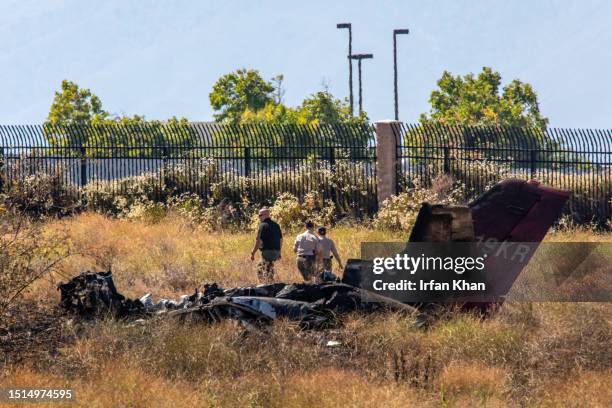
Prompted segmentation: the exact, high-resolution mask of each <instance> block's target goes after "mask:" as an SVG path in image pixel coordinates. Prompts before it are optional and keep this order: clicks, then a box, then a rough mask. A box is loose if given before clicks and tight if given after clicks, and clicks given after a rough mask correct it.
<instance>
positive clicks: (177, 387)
mask: <svg viewBox="0 0 612 408" xmlns="http://www.w3.org/2000/svg"><path fill="white" fill-rule="evenodd" d="M46 229H47V230H48V231H49V232H52V231H58V230H61V231H63V233H65V234H66V237H67V239H66V244H67V245H69V246H70V248H71V250H72V252H73V253H75V254H76V255H74V256H71V257H70V258H68V259H67V260H65V261H64V262H63V263H62V264H61V274H62V275H65V276H68V275H73V274H75V273H77V272H79V271H80V270H83V269H107V268H111V269H112V270H113V272H114V274H115V279H116V281H117V286H118V288H119V290H120V291H122V292H123V293H125V294H127V295H129V296H140V295H142V294H143V293H144V292H147V291H152V292H153V293H154V294H155V295H156V296H176V295H178V294H182V293H184V292H185V291H188V290H191V289H192V288H193V287H194V286H196V285H198V284H200V283H201V282H202V281H205V280H216V281H218V282H220V283H221V284H222V285H224V286H233V285H241V284H252V283H254V281H255V276H256V275H255V273H254V271H253V270H252V264H251V261H250V260H249V259H248V255H249V251H250V249H251V246H252V244H253V238H254V237H253V233H252V232H236V233H222V232H219V233H211V232H209V231H206V230H203V229H198V228H194V227H193V226H192V225H190V224H189V223H185V222H182V221H181V219H179V218H172V217H170V218H164V219H163V220H161V221H160V222H159V223H156V224H146V223H144V222H141V221H129V220H121V219H111V218H105V217H103V216H100V215H94V214H83V215H80V216H78V217H74V218H71V219H65V220H60V221H54V222H52V223H49V224H47V225H46ZM296 232H297V231H286V242H285V246H284V249H283V258H282V260H281V261H280V262H279V265H278V275H279V280H283V281H287V282H291V281H298V280H299V275H298V274H297V273H296V272H295V267H294V260H293V256H292V253H291V248H290V247H291V245H290V244H291V240H292V237H293V236H294V234H295V233H296ZM329 236H330V237H332V238H333V239H335V240H336V243H337V245H338V248H339V250H340V252H341V254H342V255H343V257H344V258H345V259H346V258H348V257H358V256H359V249H360V248H359V244H360V242H365V241H385V240H386V241H400V240H404V239H405V233H400V232H385V231H379V230H374V229H369V228H367V227H358V226H352V227H337V228H333V229H331V230H330V231H329ZM546 240H548V241H561V242H566V241H596V242H609V241H611V240H612V237H611V236H610V235H606V234H601V233H596V232H593V231H591V230H589V229H586V228H585V229H565V230H559V231H556V232H552V233H551V234H549V236H547V238H546ZM29 296H31V297H36V298H43V299H47V301H48V302H56V301H57V292H56V290H55V288H54V287H53V286H52V285H50V284H48V283H44V282H42V283H40V284H39V285H38V286H37V287H34V288H33V289H32V291H31V292H30V293H29ZM611 311H612V308H611V306H610V304H608V303H600V304H595V303H510V302H507V303H505V304H504V305H503V306H502V307H501V308H500V309H499V310H498V311H497V313H495V314H494V315H493V316H491V317H488V318H482V317H481V316H478V315H472V314H458V313H452V312H449V313H447V314H446V315H444V316H442V317H441V318H440V319H438V320H436V321H435V322H433V324H432V325H431V327H429V328H428V329H421V328H418V327H416V326H415V324H414V322H413V321H412V320H411V319H410V318H409V317H402V316H398V315H395V314H392V313H391V314H384V315H370V316H364V315H359V314H354V315H351V316H349V317H347V318H346V319H345V321H344V322H343V324H342V325H340V326H338V327H336V328H334V329H332V330H326V331H302V330H300V329H299V327H297V326H296V325H295V324H293V323H291V322H286V321H280V322H277V323H275V324H274V325H273V326H271V327H270V328H269V330H266V331H262V332H253V331H245V330H244V329H243V328H242V327H241V326H240V325H238V324H235V323H234V322H231V321H228V322H223V323H221V324H218V325H212V326H206V325H180V324H177V323H175V322H172V321H168V320H165V319H161V318H160V319H152V320H147V321H145V322H121V321H111V320H105V321H100V322H95V323H94V322H91V323H85V324H79V323H76V322H75V321H71V320H69V319H68V318H66V321H65V322H64V323H63V324H64V325H65V327H66V329H65V330H71V331H73V332H74V333H73V337H72V338H73V339H74V340H73V341H72V342H67V343H65V344H62V345H61V347H59V348H57V350H55V354H51V355H52V356H53V357H51V358H48V359H47V360H45V361H40V360H34V361H28V360H26V361H25V362H23V363H20V364H19V365H14V364H8V365H4V366H3V368H2V371H1V373H0V384H2V386H3V387H6V386H24V387H25V386H36V387H51V386H62V387H71V388H73V389H75V390H76V395H77V403H76V404H72V405H66V406H88V407H91V406H93V407H116V406H133V407H170V406H181V407H182V406H188V407H192V406H195V407H198V406H203V407H236V406H257V407H259V406H261V407H340V406H349V407H375V406H376V407H379V406H389V407H404V406H422V407H439V406H447V407H474V406H486V407H507V406H538V407H539V406H550V407H577V406H580V407H582V406H585V407H607V406H612V394H611V393H610V389H611V385H612V351H611V350H612V348H611V347H610V339H611V338H612V326H611V324H612V322H611V319H610V316H612V314H611V313H610V312H611ZM329 340H335V341H337V342H338V343H339V345H336V346H333V347H332V346H327V343H328V341H329ZM40 358H42V357H40ZM40 406H44V405H40ZM49 406H61V405H55V404H54V405H49Z"/></svg>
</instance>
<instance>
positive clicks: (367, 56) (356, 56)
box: [350, 54, 374, 115]
mask: <svg viewBox="0 0 612 408" xmlns="http://www.w3.org/2000/svg"><path fill="white" fill-rule="evenodd" d="M350 58H352V59H356V60H357V67H358V70H359V114H360V115H361V112H363V94H362V87H361V60H363V59H372V58H374V55H373V54H354V55H351V56H350Z"/></svg>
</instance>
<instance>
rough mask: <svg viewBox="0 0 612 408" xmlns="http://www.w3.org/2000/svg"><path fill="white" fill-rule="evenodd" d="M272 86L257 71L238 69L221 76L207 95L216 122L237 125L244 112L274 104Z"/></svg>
mask: <svg viewBox="0 0 612 408" xmlns="http://www.w3.org/2000/svg"><path fill="white" fill-rule="evenodd" d="M273 92H274V86H273V85H272V84H271V83H270V82H269V81H266V80H264V79H263V78H262V77H261V75H260V74H259V71H256V70H253V69H248V70H247V69H239V70H237V71H235V72H230V73H229V74H225V75H223V76H222V77H221V78H219V79H218V80H217V82H216V83H215V84H214V86H213V89H212V91H211V93H210V95H209V99H210V105H211V106H212V108H213V109H214V110H215V111H217V113H215V114H214V118H215V120H216V121H217V122H229V123H238V122H239V121H240V117H241V116H242V113H243V112H245V111H246V110H251V111H255V112H256V111H258V110H260V109H262V108H264V107H265V106H266V105H267V104H268V103H271V102H274V94H273Z"/></svg>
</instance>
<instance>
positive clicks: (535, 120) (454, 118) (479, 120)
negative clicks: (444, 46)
mask: <svg viewBox="0 0 612 408" xmlns="http://www.w3.org/2000/svg"><path fill="white" fill-rule="evenodd" d="M501 79H502V78H501V74H500V73H499V72H496V71H493V70H492V69H491V68H489V67H484V68H483V69H482V72H480V73H479V74H478V75H477V76H474V74H471V73H470V74H467V75H465V76H463V77H462V76H460V75H456V76H454V75H452V74H451V73H450V72H448V71H444V73H443V74H442V78H440V80H438V89H436V90H434V91H433V92H432V93H431V97H430V98H429V102H430V104H431V110H430V112H429V113H423V114H421V118H420V120H421V123H422V124H440V125H479V126H512V127H523V128H536V129H540V130H542V131H544V130H546V126H547V124H548V119H547V118H545V117H543V116H542V114H541V113H540V108H539V103H538V97H537V94H536V92H535V91H534V90H533V87H532V86H531V85H530V84H527V83H524V82H521V81H519V80H518V79H515V80H513V81H512V82H510V83H509V84H508V85H506V86H505V87H503V89H501V92H500V86H501Z"/></svg>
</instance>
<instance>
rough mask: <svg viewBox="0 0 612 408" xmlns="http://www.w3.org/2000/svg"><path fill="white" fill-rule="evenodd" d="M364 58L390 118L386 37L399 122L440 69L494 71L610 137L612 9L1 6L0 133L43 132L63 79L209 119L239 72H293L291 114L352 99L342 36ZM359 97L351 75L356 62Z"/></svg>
mask: <svg viewBox="0 0 612 408" xmlns="http://www.w3.org/2000/svg"><path fill="white" fill-rule="evenodd" d="M338 22H351V23H352V24H353V51H354V52H369V53H373V54H374V59H373V60H369V61H364V63H363V71H364V72H363V74H364V78H363V79H364V83H363V90H364V108H365V110H366V111H367V112H368V114H369V116H370V118H371V119H372V120H379V119H389V118H392V116H393V65H392V64H393V55H392V30H393V29H394V28H409V29H410V34H409V35H408V36H402V37H400V38H399V44H398V48H399V53H398V54H399V56H398V59H399V94H400V119H402V120H404V121H408V122H412V121H416V120H417V119H418V116H419V114H420V113H421V112H424V111H426V110H427V109H428V98H429V94H430V93H431V91H432V89H434V87H435V83H436V80H437V79H438V78H439V77H440V75H441V73H442V72H443V71H444V70H449V71H451V72H453V73H455V74H458V73H460V74H465V73H468V72H476V71H480V69H481V68H482V67H483V66H491V67H493V68H494V69H495V70H498V71H500V72H501V74H502V78H503V80H504V83H506V82H508V81H510V80H512V79H514V78H519V79H521V80H523V81H526V82H529V83H531V84H532V85H533V86H534V87H535V89H536V91H537V92H538V94H539V97H540V101H541V110H542V112H543V113H544V115H546V116H548V117H549V118H550V124H551V125H552V126H556V127H593V128H608V129H609V128H612V81H610V74H611V73H612V24H611V22H612V2H610V1H605V0H603V1H561V0H555V1H544V0H542V1H536V0H533V1H527V0H525V1H519V0H514V1H492V0H488V1H476V0H473V1H467V0H449V1H369V2H365V1H333V2H332V1H329V0H328V1H313V0H309V1H287V0H285V1H255V0H251V1H221V0H217V1H204V0H201V1H181V0H174V1H144V0H141V1H134V0H132V1H128V0H107V1H97V2H93V1H84V0H61V1H60V0H57V1H56V0H39V1H33V0H10V1H7V0H0V87H1V89H2V93H1V96H0V124H25V123H40V122H41V121H43V120H44V119H45V117H46V115H47V112H48V109H49V105H50V103H51V101H52V99H53V93H54V91H55V90H57V89H58V88H59V86H60V82H61V80H62V79H70V80H72V81H76V82H77V83H78V84H79V85H81V86H83V87H87V88H90V89H91V90H92V91H93V92H94V93H96V94H97V95H98V96H99V97H100V98H101V99H102V102H103V105H104V108H105V109H106V110H108V111H110V112H112V113H116V114H129V115H132V114H144V115H145V116H146V117H147V118H150V119H164V118H167V117H169V116H172V115H176V116H185V117H187V118H189V119H191V120H210V119H211V117H212V110H211V107H210V104H209V101H208V94H209V92H210V90H211V87H212V85H213V83H214V82H215V81H216V80H217V78H218V77H219V76H220V75H222V74H224V73H227V72H229V71H232V70H234V69H236V68H240V67H247V68H255V69H258V70H260V72H261V73H262V75H263V76H264V78H271V77H273V76H274V75H276V74H278V73H282V74H284V75H285V88H286V94H285V100H286V102H287V103H288V104H290V105H297V104H299V103H300V102H301V100H302V99H303V98H304V97H305V96H306V95H308V94H310V93H312V92H315V91H317V90H319V89H321V88H322V86H323V85H322V84H324V83H326V84H327V85H328V86H329V89H330V91H331V92H332V93H333V94H334V95H336V96H338V97H346V96H348V63H347V61H346V57H345V56H346V52H347V37H348V34H347V32H346V30H337V29H336V23H338ZM355 94H357V77H356V64H355Z"/></svg>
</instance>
